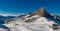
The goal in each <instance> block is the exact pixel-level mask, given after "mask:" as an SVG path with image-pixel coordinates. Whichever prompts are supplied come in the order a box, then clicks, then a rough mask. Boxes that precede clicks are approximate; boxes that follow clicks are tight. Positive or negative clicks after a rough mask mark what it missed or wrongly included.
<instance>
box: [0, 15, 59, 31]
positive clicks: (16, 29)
mask: <svg viewBox="0 0 60 31" xmlns="http://www.w3.org/2000/svg"><path fill="white" fill-rule="evenodd" d="M33 18H34V19H33ZM29 19H30V20H32V19H33V20H34V22H31V23H29V22H25V21H29ZM33 20H32V21H33ZM21 21H23V19H21ZM21 21H20V19H18V20H16V21H11V22H8V23H7V24H3V25H4V26H6V27H8V28H9V29H6V28H5V29H3V28H0V31H60V29H58V30H53V29H52V28H50V27H49V26H52V24H54V23H55V22H54V21H48V19H47V18H45V17H40V16H32V17H29V18H27V17H26V18H25V20H24V21H23V22H21Z"/></svg>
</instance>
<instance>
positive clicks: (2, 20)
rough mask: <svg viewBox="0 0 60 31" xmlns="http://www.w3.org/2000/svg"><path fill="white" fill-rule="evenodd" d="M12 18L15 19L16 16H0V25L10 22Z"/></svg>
mask: <svg viewBox="0 0 60 31" xmlns="http://www.w3.org/2000/svg"><path fill="white" fill-rule="evenodd" d="M12 18H16V16H2V15H0V24H3V23H5V21H7V20H10V19H12Z"/></svg>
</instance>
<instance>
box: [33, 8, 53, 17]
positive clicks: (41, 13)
mask: <svg viewBox="0 0 60 31" xmlns="http://www.w3.org/2000/svg"><path fill="white" fill-rule="evenodd" d="M34 15H41V16H42V17H52V16H51V15H50V14H49V13H48V12H47V11H46V10H45V9H44V8H41V9H40V10H39V11H37V12H36V13H34Z"/></svg>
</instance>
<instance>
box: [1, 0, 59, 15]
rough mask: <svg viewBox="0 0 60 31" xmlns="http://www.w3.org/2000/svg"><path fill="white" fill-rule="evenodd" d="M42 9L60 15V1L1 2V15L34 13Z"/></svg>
mask: <svg viewBox="0 0 60 31" xmlns="http://www.w3.org/2000/svg"><path fill="white" fill-rule="evenodd" d="M41 7H44V8H45V10H46V11H47V12H49V13H53V14H56V15H59V14H60V0H0V15H20V14H26V13H28V12H32V13H34V12H35V11H37V10H39V9H40V8H41Z"/></svg>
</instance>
